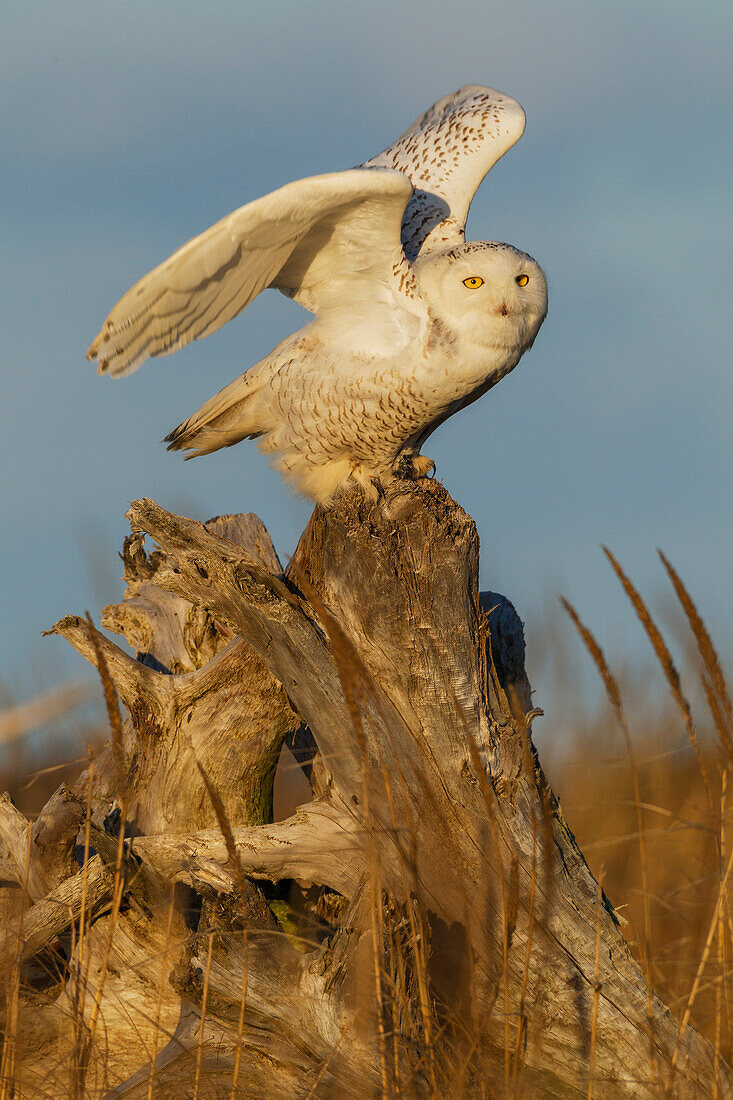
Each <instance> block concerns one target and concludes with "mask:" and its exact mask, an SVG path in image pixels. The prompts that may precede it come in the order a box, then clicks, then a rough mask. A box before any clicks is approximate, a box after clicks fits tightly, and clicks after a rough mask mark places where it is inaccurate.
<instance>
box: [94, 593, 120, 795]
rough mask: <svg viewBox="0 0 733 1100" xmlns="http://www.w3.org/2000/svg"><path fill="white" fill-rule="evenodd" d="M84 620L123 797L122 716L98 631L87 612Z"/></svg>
mask: <svg viewBox="0 0 733 1100" xmlns="http://www.w3.org/2000/svg"><path fill="white" fill-rule="evenodd" d="M86 619H87V622H88V623H89V634H90V638H91V643H92V647H93V648H94V655H95V657H96V661H97V671H98V673H99V678H100V680H101V681H102V687H103V689H104V702H105V706H106V707H107V717H108V719H109V729H110V734H111V736H112V753H113V756H114V761H115V767H116V768H117V775H118V778H119V782H120V791H121V793H122V794H123V796H124V791H125V789H126V787H127V770H126V768H125V753H124V749H123V747H122V716H121V715H120V704H119V702H118V699H117V692H116V691H115V685H114V681H113V680H112V677H111V675H110V672H109V668H108V666H107V658H106V657H105V655H104V649H103V648H102V645H101V643H100V641H99V637H100V635H99V631H98V630H97V628H96V626H95V625H94V622H93V620H92V617H91V615H90V614H89V612H88V611H87V613H86Z"/></svg>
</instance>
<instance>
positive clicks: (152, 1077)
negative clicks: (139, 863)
mask: <svg viewBox="0 0 733 1100" xmlns="http://www.w3.org/2000/svg"><path fill="white" fill-rule="evenodd" d="M175 900H176V891H175V885H174V884H173V883H171V897H170V902H169V904H168V921H167V923H166V927H165V940H164V942H163V961H162V962H161V964H160V983H159V985H158V996H157V998H156V1001H155V1023H154V1027H153V1049H152V1051H151V1052H150V1077H149V1079H148V1095H147V1100H153V1086H154V1084H155V1060H156V1058H157V1057H158V1032H159V1031H160V1013H161V1010H162V1007H163V988H164V986H165V981H166V970H167V969H168V951H169V948H170V940H171V931H172V929H173V914H174V912H175Z"/></svg>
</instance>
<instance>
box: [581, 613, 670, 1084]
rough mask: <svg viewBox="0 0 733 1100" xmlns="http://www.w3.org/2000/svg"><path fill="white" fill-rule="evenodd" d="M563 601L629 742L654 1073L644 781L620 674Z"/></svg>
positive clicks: (651, 1057) (652, 1054) (628, 752)
mask: <svg viewBox="0 0 733 1100" xmlns="http://www.w3.org/2000/svg"><path fill="white" fill-rule="evenodd" d="M560 603H561V604H562V605H563V607H564V608H565V610H566V611H567V613H568V615H569V616H570V620H571V622H572V623H573V626H574V627H575V629H576V630H577V631H578V634H579V635H580V637H581V639H582V641H583V644H584V645H585V647H586V649H587V650H588V652H589V653H590V655H591V657H592V658H593V662H594V664H595V666H596V668H597V669H598V673H599V675H600V677H601V680H602V682H603V686H604V687H605V689H606V695H607V696H608V699H609V702H610V704H611V706H612V708H613V711H614V714H615V715H616V720H617V722H618V724H619V726H620V728H621V732H622V734H623V737H624V743H625V745H626V755H627V757H628V761H629V770H630V772H631V781H632V784H633V788H634V807H635V810H636V830H637V833H638V838H639V863H640V867H641V888H642V898H643V905H644V972H645V976H646V989H647V1019H648V1021H649V1069H650V1072H651V1073H652V1074H653V1071H654V1036H653V1032H652V1018H653V1010H654V982H653V975H652V958H653V951H652V918H651V907H650V904H649V875H648V861H647V844H646V829H645V826H644V815H643V813H642V805H643V804H642V801H641V783H640V780H639V768H638V765H637V762H636V754H635V753H634V746H633V742H632V740H631V731H630V730H629V724H628V722H627V720H626V713H625V711H624V707H623V703H622V701H621V691H620V689H619V686H618V681H617V680H616V677H615V676H614V675H613V673H612V672H611V669H610V668H609V665H608V662H607V661H606V657H605V655H604V653H603V650H602V649H601V647H600V645H599V644H598V642H597V641H596V639H595V637H594V635H593V634H592V633H591V631H590V630H589V629H588V627H587V626H586V625H585V624H584V623H583V622H582V621H581V619H580V616H579V615H578V613H577V611H576V610H575V608H574V607H573V605H572V604H571V603H569V601H568V600H566V599H564V598H563V597H562V596H561V597H560Z"/></svg>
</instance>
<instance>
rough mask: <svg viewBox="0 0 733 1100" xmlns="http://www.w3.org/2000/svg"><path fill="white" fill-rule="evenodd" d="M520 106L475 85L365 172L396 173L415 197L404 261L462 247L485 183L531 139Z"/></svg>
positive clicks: (447, 100)
mask: <svg viewBox="0 0 733 1100" xmlns="http://www.w3.org/2000/svg"><path fill="white" fill-rule="evenodd" d="M524 121H525V120H524V111H523V110H522V108H521V107H520V106H519V104H518V103H517V102H516V100H514V99H510V97H509V96H506V95H503V94H502V93H501V92H497V91H495V90H494V89H493V88H482V87H480V86H479V85H475V84H469V85H466V87H465V88H460V89H459V90H458V91H457V92H453V93H452V94H451V95H447V96H444V97H443V99H439V100H438V101H437V103H434V104H433V106H432V107H431V108H430V109H429V110H428V111H426V112H425V114H424V115H421V116H420V118H418V119H417V120H416V121H415V122H413V124H412V126H410V128H409V129H408V130H405V132H404V134H402V135H401V136H400V137H399V138H398V139H397V141H396V142H394V144H393V145H390V147H389V148H388V149H385V151H384V152H383V153H380V154H379V156H376V157H373V158H372V159H371V160H368V161H367V162H366V164H365V167H383V168H396V169H397V171H398V172H404V174H405V175H406V176H409V177H410V179H411V180H412V185H413V187H414V189H415V190H414V193H413V195H412V198H411V199H410V201H409V203H408V204H407V209H406V210H405V216H404V218H403V221H402V243H403V245H404V249H405V253H406V255H407V257H408V259H410V260H414V259H415V257H416V256H417V255H418V253H419V252H426V251H432V250H434V249H436V248H449V247H450V246H451V245H459V244H463V241H464V229H465V226H466V218H467V216H468V208H469V206H470V205H471V200H472V199H473V196H474V195H475V193H476V191H477V190H478V187H479V184H480V183H481V180H482V179H483V178H484V176H485V175H486V173H487V172H488V171H489V169H490V168H493V166H494V165H495V164H496V162H497V160H499V158H500V157H503V155H504V153H506V151H507V150H508V149H511V147H512V145H514V143H515V142H517V141H519V139H520V137H521V136H522V134H523V133H524Z"/></svg>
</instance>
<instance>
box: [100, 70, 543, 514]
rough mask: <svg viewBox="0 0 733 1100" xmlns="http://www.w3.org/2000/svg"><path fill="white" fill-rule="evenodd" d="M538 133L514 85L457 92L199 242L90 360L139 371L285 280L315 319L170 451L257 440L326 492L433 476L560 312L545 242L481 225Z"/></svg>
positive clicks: (147, 283)
mask: <svg viewBox="0 0 733 1100" xmlns="http://www.w3.org/2000/svg"><path fill="white" fill-rule="evenodd" d="M523 131H524V112H523V110H522V108H521V107H520V106H519V104H518V103H516V102H515V101H514V100H513V99H510V98H509V97H508V96H506V95H503V94H502V93H501V92H497V91H494V90H493V89H492V88H483V87H478V86H468V87H465V88H461V89H460V90H459V91H457V92H454V93H453V94H452V95H448V96H445V97H444V98H443V99H440V100H438V102H437V103H435V104H434V105H433V106H432V107H431V108H430V110H428V111H427V112H426V113H425V114H424V115H422V116H421V117H420V118H418V119H417V121H416V122H414V123H413V125H412V126H410V128H409V129H408V130H406V131H405V133H404V134H402V136H401V137H399V138H398V139H397V141H396V142H395V143H394V144H393V145H391V146H390V147H389V148H388V149H386V150H385V152H383V153H380V154H379V155H378V156H376V157H373V158H372V159H371V160H368V161H366V162H365V163H364V164H363V165H361V166H360V167H358V168H353V169H349V170H347V171H344V172H332V173H329V174H328V175H322V176H313V177H311V178H308V179H303V180H297V181H296V182H294V183H289V184H287V185H286V186H285V187H281V188H280V189H279V190H277V191H273V192H272V193H271V194H269V195H265V196H264V197H263V198H260V199H256V200H255V201H254V202H250V203H248V204H247V205H246V206H243V207H241V208H240V209H239V210H235V211H234V213H232V214H229V215H228V216H227V217H225V218H223V219H222V220H221V221H219V222H217V223H216V225H213V226H212V227H211V228H210V229H207V230H206V232H204V233H202V234H201V235H200V236H198V237H194V239H193V240H191V241H189V242H188V243H187V244H184V245H183V247H182V248H180V249H179V250H178V251H177V252H175V253H174V254H173V255H172V256H171V257H170V259H168V260H166V261H165V262H164V263H162V264H161V265H160V266H159V267H156V268H155V270H153V271H151V272H150V273H149V274H148V275H145V276H144V277H143V278H142V279H141V280H140V282H139V283H137V284H136V285H135V286H134V287H132V289H131V290H129V291H128V292H127V294H125V296H124V297H123V298H122V299H121V300H120V301H119V302H118V303H117V305H116V306H115V307H114V309H113V310H112V312H111V313H110V314H109V317H108V318H107V320H106V321H105V323H104V326H103V327H102V331H101V332H100V334H99V335H98V336H97V338H96V340H95V341H94V343H93V344H92V346H91V348H90V349H89V352H88V358H90V359H96V360H98V368H99V373H100V374H110V375H112V376H113V377H119V376H120V375H124V374H129V373H130V372H132V371H134V370H137V368H138V367H139V366H140V365H141V363H143V362H144V360H145V359H147V358H148V356H155V355H167V354H169V353H170V352H172V351H175V350H176V349H177V348H180V347H183V345H184V344H187V343H189V341H191V340H196V339H199V338H200V337H202V336H208V335H209V334H210V333H212V332H215V331H216V330H217V329H218V328H221V326H222V325H224V324H225V323H226V322H227V321H231V320H232V318H233V317H236V315H237V314H238V313H239V312H240V311H241V310H243V309H244V307H245V306H246V305H247V304H248V303H249V302H251V301H252V299H253V298H254V297H255V296H256V295H257V294H259V293H260V291H261V290H264V289H265V288H266V287H274V288H276V289H277V290H280V291H282V292H283V293H284V294H286V295H288V296H289V297H291V298H294V299H295V300H296V301H297V302H300V303H301V304H302V305H303V306H305V307H306V308H307V309H308V310H310V311H311V312H312V313H314V314H315V319H314V320H313V321H312V322H311V323H310V324H308V325H306V326H305V327H304V328H302V329H300V330H299V331H298V332H296V333H294V334H293V335H292V336H289V337H288V338H287V339H286V340H284V341H283V342H282V343H281V344H279V345H278V346H277V347H276V348H275V350H274V351H273V352H271V353H270V355H268V356H267V357H266V358H265V359H263V360H262V361H261V362H259V363H257V364H256V365H255V366H253V367H250V368H249V370H247V371H245V373H244V374H242V375H240V377H239V378H237V379H235V381H234V382H232V383H230V384H229V385H228V386H225V388H224V389H223V390H221V391H220V392H219V393H218V394H216V396H215V397H212V398H211V400H210V401H207V402H206V404H205V405H203V406H202V407H201V408H200V409H199V411H198V412H197V413H194V414H193V416H191V417H189V419H188V420H186V421H185V422H184V423H183V424H180V425H179V427H177V428H175V429H174V430H173V431H172V432H171V433H170V435H169V436H167V437H166V442H168V444H169V449H173V450H186V451H189V452H192V453H190V454H189V455H188V456H187V457H189V458H193V457H195V456H196V455H203V454H208V453H210V452H211V451H216V450H218V449H219V448H220V447H230V446H231V445H232V444H234V443H239V442H240V440H243V439H257V440H258V445H259V448H260V450H261V451H262V452H264V453H266V454H270V455H272V456H273V461H274V464H275V465H276V466H277V468H278V469H279V470H280V471H281V473H282V474H283V475H284V476H285V477H286V478H287V479H288V480H289V481H291V482H292V483H293V484H294V485H295V487H296V488H297V489H298V490H300V491H301V492H303V493H305V494H306V495H308V496H310V497H312V498H313V499H314V500H316V501H319V502H321V503H325V502H326V501H328V500H329V499H330V498H331V497H332V496H333V495H334V493H335V492H336V490H337V489H338V488H339V487H340V486H341V485H343V484H344V483H345V482H348V481H349V480H352V481H356V482H358V483H359V484H361V485H362V486H363V487H364V489H365V490H366V491H367V493H369V494H370V495H371V494H375V493H376V492H378V491H379V489H380V487H382V486H383V485H384V484H385V483H386V482H387V481H389V480H390V479H391V478H393V477H396V476H401V477H413V478H418V477H424V476H426V475H428V474H429V473H430V472H431V471H433V470H434V468H435V467H434V464H433V462H432V461H431V460H430V459H429V458H426V457H425V456H423V455H421V454H420V448H421V447H422V446H423V444H424V442H425V440H426V439H427V438H428V436H429V435H430V434H431V432H433V431H434V430H435V429H436V428H437V427H438V425H439V424H441V423H442V422H443V421H444V420H446V418H447V417H449V416H451V415H452V414H453V413H454V412H456V411H458V410H459V409H462V408H465V407H466V406H467V405H469V404H471V403H472V402H473V401H476V400H477V398H479V397H480V396H481V395H482V394H484V393H485V392H486V391H487V390H488V389H490V388H491V387H492V386H494V385H495V384H496V383H497V382H498V381H499V380H500V379H501V378H503V377H504V375H505V374H507V373H508V372H509V371H511V370H512V369H513V368H514V367H515V366H516V365H517V363H518V362H519V360H520V358H521V357H522V355H523V354H524V352H525V351H526V350H527V349H528V348H530V347H531V346H532V343H533V342H534V339H535V337H536V335H537V332H538V331H539V328H540V325H541V324H542V322H543V320H544V318H545V314H546V312H547V284H546V282H545V277H544V275H543V273H542V270H541V268H540V267H539V265H538V264H537V263H536V262H535V261H534V260H533V259H532V257H531V256H528V255H527V254H526V253H525V252H520V251H518V249H516V248H513V247H512V246H511V245H508V244H497V243H494V242H491V243H487V242H471V243H468V244H467V243H466V241H465V238H464V228H465V224H466V217H467V215H468V208H469V205H470V203H471V200H472V198H473V196H474V193H475V192H476V189H477V188H478V186H479V184H480V183H481V181H482V179H483V178H484V176H485V175H486V173H487V172H488V171H489V169H490V168H491V167H492V166H493V165H494V164H495V163H496V162H497V160H499V158H500V157H501V156H503V155H504V153H505V152H506V151H507V150H508V149H510V148H511V146H512V145H514V143H515V142H516V141H518V139H519V138H520V137H521V135H522V133H523Z"/></svg>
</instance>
